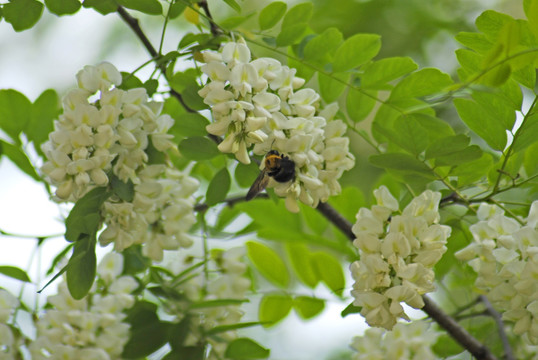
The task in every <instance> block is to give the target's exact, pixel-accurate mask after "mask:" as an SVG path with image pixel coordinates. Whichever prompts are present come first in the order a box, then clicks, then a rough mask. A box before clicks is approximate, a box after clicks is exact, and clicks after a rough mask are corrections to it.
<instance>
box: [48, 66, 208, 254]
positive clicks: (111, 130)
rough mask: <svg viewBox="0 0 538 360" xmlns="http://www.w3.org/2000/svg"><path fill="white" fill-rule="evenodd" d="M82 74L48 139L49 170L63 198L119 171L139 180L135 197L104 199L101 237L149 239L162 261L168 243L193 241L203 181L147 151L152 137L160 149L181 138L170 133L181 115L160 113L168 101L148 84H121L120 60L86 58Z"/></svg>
mask: <svg viewBox="0 0 538 360" xmlns="http://www.w3.org/2000/svg"><path fill="white" fill-rule="evenodd" d="M77 79H78V88H77V89H73V90H71V91H70V92H69V93H68V94H67V95H66V96H65V97H64V99H63V108H64V112H63V114H62V115H61V116H60V117H59V119H58V120H57V121H55V123H54V131H53V132H52V133H50V134H49V141H47V142H46V143H45V144H43V152H44V153H45V155H46V156H47V159H48V160H47V161H46V162H45V164H44V165H43V167H42V168H41V170H42V171H43V173H44V174H45V176H46V178H47V179H48V181H49V182H50V183H51V184H52V185H54V186H56V187H57V190H56V197H57V198H56V200H57V201H73V202H74V201H77V200H78V199H80V198H81V197H82V196H84V195H85V194H86V193H88V192H89V191H90V190H91V189H93V188H95V187H106V186H108V185H109V182H110V176H112V175H114V176H116V177H117V178H119V179H120V180H121V181H122V182H124V183H132V184H133V185H134V200H133V201H132V202H129V201H125V200H122V199H119V198H118V197H116V196H112V197H110V198H109V199H107V201H106V202H105V203H104V204H103V207H102V209H101V215H102V217H103V219H104V224H105V226H106V229H105V230H104V231H103V232H102V233H101V235H100V236H99V241H100V243H101V245H106V244H109V243H111V242H113V243H114V248H115V250H117V251H122V250H124V249H126V248H128V247H129V246H131V245H133V244H141V243H144V244H145V245H146V246H145V247H144V248H143V251H144V255H146V256H148V257H150V258H151V259H153V260H156V261H159V260H161V259H162V256H163V250H171V249H177V248H179V247H188V246H189V245H190V244H191V243H192V240H191V238H190V237H189V235H188V231H189V229H190V227H191V226H192V224H193V223H194V222H195V218H194V214H193V210H192V208H193V203H194V200H193V199H192V194H193V193H194V191H196V189H197V188H198V181H197V180H195V179H194V178H192V177H190V176H189V174H188V170H186V171H182V172H180V171H177V170H175V169H173V168H172V167H171V166H170V165H169V164H158V165H157V164H150V163H148V161H149V157H148V154H147V152H146V151H147V150H148V147H149V146H150V143H151V144H152V145H153V151H160V152H164V151H166V150H168V149H170V148H172V147H174V146H175V145H174V144H173V142H172V140H173V139H172V135H170V134H168V133H167V131H168V130H169V129H170V128H171V127H172V125H173V123H174V120H173V119H172V118H171V117H170V116H169V115H159V113H160V109H161V107H162V104H160V103H156V102H152V101H149V99H148V96H147V93H146V90H145V89H143V88H135V89H130V90H127V91H124V90H121V89H118V88H116V87H115V86H117V85H119V84H120V83H121V74H120V73H119V71H118V70H117V69H116V68H115V67H114V66H113V65H112V64H109V63H102V64H99V65H97V66H86V67H84V69H83V70H81V71H80V72H79V73H78V74H77Z"/></svg>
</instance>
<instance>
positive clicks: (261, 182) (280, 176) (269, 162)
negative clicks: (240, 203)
mask: <svg viewBox="0 0 538 360" xmlns="http://www.w3.org/2000/svg"><path fill="white" fill-rule="evenodd" d="M269 178H273V179H275V181H278V182H281V183H285V182H287V181H290V180H292V179H294V178H295V162H293V160H291V159H290V158H289V157H287V156H284V155H281V154H279V153H278V151H275V150H271V151H269V152H268V153H267V155H265V168H264V169H263V170H262V172H261V173H260V175H258V177H257V178H256V180H255V181H254V183H253V184H252V186H251V187H250V189H249V190H248V193H247V196H246V200H247V201H249V200H252V199H253V198H254V197H255V196H256V195H257V194H258V193H259V192H260V191H262V190H263V189H265V188H266V187H267V184H269Z"/></svg>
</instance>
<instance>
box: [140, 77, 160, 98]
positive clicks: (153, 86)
mask: <svg viewBox="0 0 538 360" xmlns="http://www.w3.org/2000/svg"><path fill="white" fill-rule="evenodd" d="M158 86H159V81H157V80H156V79H148V80H146V82H145V83H144V85H143V86H142V87H143V88H144V89H146V92H147V93H148V96H150V97H151V96H153V94H155V92H156V91H157V87H158Z"/></svg>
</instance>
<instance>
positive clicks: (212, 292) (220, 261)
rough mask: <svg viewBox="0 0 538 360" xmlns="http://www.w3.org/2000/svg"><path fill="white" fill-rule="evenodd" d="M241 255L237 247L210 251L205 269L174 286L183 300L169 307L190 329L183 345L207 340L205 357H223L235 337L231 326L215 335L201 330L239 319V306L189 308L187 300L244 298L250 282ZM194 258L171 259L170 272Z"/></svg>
mask: <svg viewBox="0 0 538 360" xmlns="http://www.w3.org/2000/svg"><path fill="white" fill-rule="evenodd" d="M244 256H245V249H244V248H239V247H237V248H232V249H229V250H226V251H222V252H214V256H213V257H212V258H211V259H210V260H209V261H208V262H207V263H206V264H205V266H207V271H202V272H201V273H200V274H198V275H197V276H193V277H192V278H190V279H189V280H188V281H186V282H182V283H181V285H179V286H178V287H177V288H176V290H177V291H179V292H181V293H184V294H185V296H186V299H187V301H181V302H179V303H178V304H176V305H175V308H170V309H169V311H170V313H171V314H172V315H175V316H178V319H182V318H184V317H185V316H188V318H189V319H190V324H189V329H190V330H189V332H188V336H187V338H186V339H185V341H184V344H183V345H185V346H195V345H197V344H204V343H209V344H211V347H210V348H211V351H210V353H209V355H208V357H207V359H211V360H217V359H223V358H224V352H225V350H226V347H227V346H228V343H229V342H230V341H232V340H234V339H236V338H237V334H236V332H235V331H233V330H229V331H223V332H219V333H218V334H216V336H207V335H204V334H205V333H206V332H207V331H209V330H211V329H213V328H215V327H217V326H222V325H232V324H237V323H239V322H240V320H241V317H242V316H243V311H242V310H241V309H239V304H238V305H235V304H231V305H219V306H207V307H199V308H197V307H194V308H190V304H192V303H197V302H205V301H211V300H215V301H217V300H244V299H245V298H246V293H247V291H248V290H249V289H250V286H251V282H250V280H249V279H248V278H247V277H246V271H247V265H246V264H245V263H244V262H243V260H242V259H243V258H244ZM194 259H195V258H194V257H186V258H185V259H184V260H183V261H175V262H174V263H172V264H171V266H170V267H171V270H172V272H173V273H181V272H182V271H184V270H185V269H186V268H189V267H190V266H192V265H193V264H192V261H193V260H194ZM207 275H209V276H207ZM189 276H190V275H189Z"/></svg>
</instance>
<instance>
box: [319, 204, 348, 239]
mask: <svg viewBox="0 0 538 360" xmlns="http://www.w3.org/2000/svg"><path fill="white" fill-rule="evenodd" d="M316 209H317V210H318V211H319V212H320V213H321V214H323V216H325V217H326V218H327V219H328V220H329V221H330V222H332V223H333V225H334V226H336V227H337V228H338V229H340V231H342V232H343V233H344V235H346V236H347V237H348V238H349V239H350V240H351V241H353V240H355V234H353V231H351V227H352V224H351V223H350V222H349V221H348V220H347V219H346V218H345V217H343V216H342V214H340V213H339V212H338V211H336V209H335V208H333V207H332V206H331V205H329V204H328V203H325V202H320V203H319V204H318V207H317V208H316Z"/></svg>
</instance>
